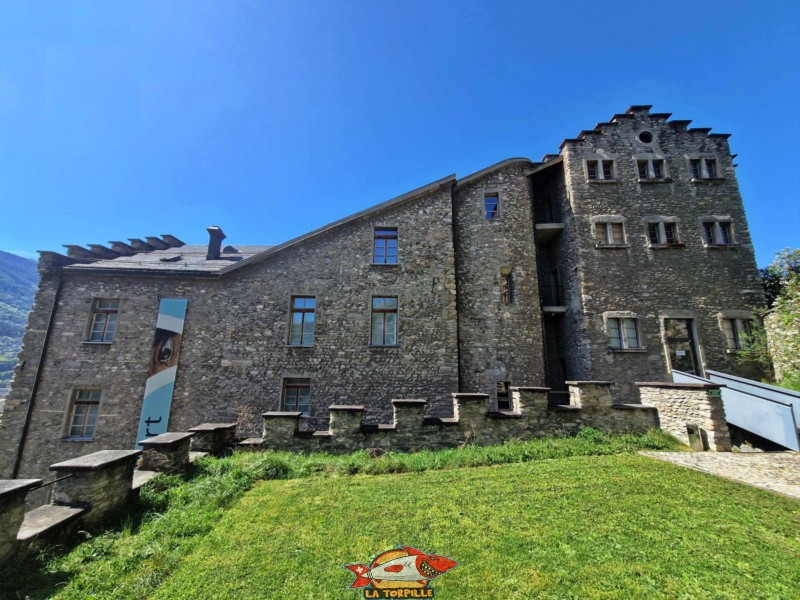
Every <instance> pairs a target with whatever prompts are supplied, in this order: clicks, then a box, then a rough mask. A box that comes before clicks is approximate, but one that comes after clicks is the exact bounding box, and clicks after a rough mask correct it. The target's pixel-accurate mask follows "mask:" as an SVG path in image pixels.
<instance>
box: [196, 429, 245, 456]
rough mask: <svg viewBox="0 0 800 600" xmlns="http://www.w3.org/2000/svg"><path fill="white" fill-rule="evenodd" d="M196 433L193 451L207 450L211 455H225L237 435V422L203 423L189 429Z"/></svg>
mask: <svg viewBox="0 0 800 600" xmlns="http://www.w3.org/2000/svg"><path fill="white" fill-rule="evenodd" d="M189 432H190V433H193V434H194V437H192V441H191V448H190V449H191V451H192V452H207V453H208V454H210V455H211V456H224V455H225V454H227V453H228V452H229V451H230V448H231V445H232V444H233V439H234V436H235V435H236V423H201V424H200V425H198V426H196V427H191V428H190V429H189Z"/></svg>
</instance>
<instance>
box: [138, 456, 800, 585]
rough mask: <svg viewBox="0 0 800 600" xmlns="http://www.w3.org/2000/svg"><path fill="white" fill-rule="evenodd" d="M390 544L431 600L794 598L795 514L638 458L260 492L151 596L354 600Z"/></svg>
mask: <svg viewBox="0 0 800 600" xmlns="http://www.w3.org/2000/svg"><path fill="white" fill-rule="evenodd" d="M396 544H403V545H409V546H415V547H417V548H420V549H422V550H424V551H426V552H429V553H438V554H442V555H444V556H448V557H450V558H453V559H454V560H457V561H459V563H460V565H459V567H457V568H456V569H454V570H453V571H451V572H450V573H448V574H446V575H444V576H442V577H441V579H439V580H438V581H436V582H435V584H434V587H435V588H436V590H437V592H436V594H437V597H439V598H497V597H504V598H648V597H651V598H652V597H665V598H699V597H704V598H797V597H800V504H798V503H797V502H796V501H793V500H789V499H786V498H782V497H779V496H776V495H773V494H770V493H768V492H763V491H760V490H756V489H752V488H749V487H745V486H742V485H740V484H736V483H732V482H728V481H724V480H721V479H717V478H714V477H711V476H708V475H704V474H701V473H696V472H694V471H689V470H686V469H681V468H679V467H676V466H674V465H670V464H665V463H661V462H657V461H655V460H652V459H648V458H645V457H642V456H638V455H620V456H610V457H576V458H569V459H560V460H551V461H543V462H537V463H528V464H515V465H503V466H496V467H483V468H477V469H459V470H451V471H438V472H426V473H411V474H403V475H391V476H377V477H368V476H357V477H353V478H348V479H337V480H330V479H328V480H323V479H316V480H293V481H270V482H264V483H261V484H258V485H257V487H256V488H255V489H254V490H252V491H251V492H250V493H248V494H247V495H246V496H245V497H244V498H243V499H242V500H241V501H240V502H239V503H238V504H237V505H236V506H235V507H234V508H233V509H232V510H230V511H228V512H227V513H226V514H225V516H224V518H223V519H222V520H221V521H220V522H219V523H218V524H217V526H216V527H215V528H214V531H213V532H212V533H211V534H210V535H209V536H208V537H207V538H205V540H204V541H203V542H202V543H201V544H200V545H199V546H198V547H197V548H195V549H194V550H193V551H192V553H191V554H190V555H189V556H186V557H185V558H184V559H183V560H182V561H181V564H180V566H179V568H178V569H177V570H176V571H175V572H174V573H173V574H172V575H171V576H170V577H168V578H167V579H166V581H165V582H163V583H162V584H161V585H160V586H159V587H158V588H157V590H156V591H155V593H154V594H153V596H152V597H153V598H234V597H236V598H259V597H274V598H359V597H361V595H360V594H359V593H357V592H355V591H346V590H343V588H345V587H347V586H348V585H349V584H350V582H351V580H352V576H351V575H350V573H349V572H348V571H346V570H345V569H343V568H342V565H344V564H348V563H354V562H367V561H368V560H369V559H371V558H372V557H373V556H375V555H376V554H377V553H379V552H381V551H383V550H388V549H390V548H392V547H393V546H395V545H396Z"/></svg>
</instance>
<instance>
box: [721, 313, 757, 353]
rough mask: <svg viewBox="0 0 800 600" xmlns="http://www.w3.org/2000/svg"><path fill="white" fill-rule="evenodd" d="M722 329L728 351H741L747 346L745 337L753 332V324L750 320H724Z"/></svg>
mask: <svg viewBox="0 0 800 600" xmlns="http://www.w3.org/2000/svg"><path fill="white" fill-rule="evenodd" d="M722 327H723V330H724V331H725V339H726V340H727V342H728V350H741V349H742V348H744V347H745V345H746V344H747V337H748V336H749V335H750V334H751V333H752V332H753V322H752V321H751V320H750V319H724V320H723V321H722Z"/></svg>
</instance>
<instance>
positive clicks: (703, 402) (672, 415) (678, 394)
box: [636, 382, 731, 452]
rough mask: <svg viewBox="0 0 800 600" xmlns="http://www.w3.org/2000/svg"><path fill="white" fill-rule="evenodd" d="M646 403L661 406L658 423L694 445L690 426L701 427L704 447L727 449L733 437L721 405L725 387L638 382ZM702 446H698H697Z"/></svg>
mask: <svg viewBox="0 0 800 600" xmlns="http://www.w3.org/2000/svg"><path fill="white" fill-rule="evenodd" d="M636 385H638V386H639V393H640V395H641V399H642V402H643V403H647V404H651V405H652V406H655V407H656V408H657V409H658V420H659V423H658V426H659V427H661V429H663V430H664V431H666V432H667V433H670V434H672V435H674V436H675V437H676V438H678V439H679V440H681V441H682V442H683V443H684V444H689V445H692V444H691V441H692V440H690V438H689V431H688V427H689V426H695V427H697V428H698V429H699V435H700V437H701V441H702V443H703V446H704V448H705V449H708V450H714V451H716V452H728V451H730V449H731V438H730V433H729V431H728V424H727V422H726V420H725V410H724V408H723V406H722V395H721V394H720V388H721V387H722V386H720V385H715V384H693V383H641V382H637V384H636ZM698 449H699V448H698Z"/></svg>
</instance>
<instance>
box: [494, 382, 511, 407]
mask: <svg viewBox="0 0 800 600" xmlns="http://www.w3.org/2000/svg"><path fill="white" fill-rule="evenodd" d="M497 410H511V382H510V381H498V382H497Z"/></svg>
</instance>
